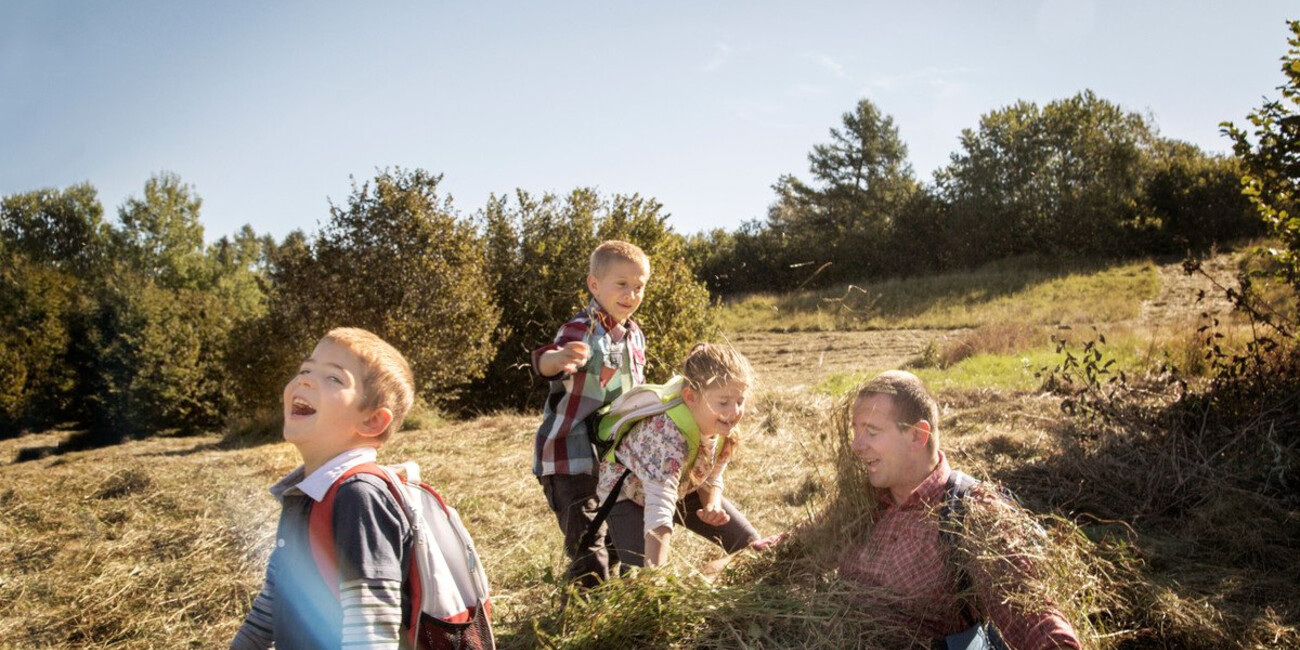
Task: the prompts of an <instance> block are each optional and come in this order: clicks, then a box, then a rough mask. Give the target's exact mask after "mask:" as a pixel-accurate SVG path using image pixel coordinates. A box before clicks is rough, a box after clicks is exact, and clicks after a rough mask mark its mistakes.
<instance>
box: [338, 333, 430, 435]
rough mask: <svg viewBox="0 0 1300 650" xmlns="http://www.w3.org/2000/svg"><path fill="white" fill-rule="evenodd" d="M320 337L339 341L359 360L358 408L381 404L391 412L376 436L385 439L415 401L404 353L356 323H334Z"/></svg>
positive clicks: (410, 374) (413, 382) (399, 423)
mask: <svg viewBox="0 0 1300 650" xmlns="http://www.w3.org/2000/svg"><path fill="white" fill-rule="evenodd" d="M321 341H330V342H332V343H336V344H338V345H341V346H343V347H345V348H347V349H348V351H349V352H351V353H352V354H355V355H356V356H357V358H358V359H360V360H361V366H362V367H363V368H364V370H363V374H362V376H361V391H362V396H361V408H363V409H377V408H381V407H383V408H387V409H388V410H390V411H392V412H393V421H392V422H391V423H389V425H388V428H387V429H384V432H383V433H381V434H380V435H379V436H378V440H379V442H381V443H382V442H386V441H387V440H388V438H389V436H391V435H392V433H393V432H394V431H397V430H399V429H401V427H402V420H404V419H406V414H407V413H409V412H410V411H411V406H412V405H413V404H414V403H415V375H414V373H412V372H411V366H410V364H408V363H407V362H406V357H403V356H402V353H401V352H398V351H397V348H394V347H393V346H392V345H389V343H388V342H387V341H385V340H383V339H381V338H379V337H378V336H376V335H375V334H374V333H372V332H370V331H368V330H363V329H361V328H359V327H336V328H334V329H332V330H330V331H329V332H327V333H326V334H325V336H323V337H321Z"/></svg>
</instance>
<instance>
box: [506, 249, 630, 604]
mask: <svg viewBox="0 0 1300 650" xmlns="http://www.w3.org/2000/svg"><path fill="white" fill-rule="evenodd" d="M649 279H650V259H649V258H648V257H646V254H645V252H643V251H642V250H641V249H640V248H638V247H637V246H636V245H634V244H630V243H628V242H624V241H607V242H604V243H603V244H601V245H600V246H598V247H596V250H595V251H593V252H592V254H591V262H590V266H589V268H588V275H587V288H588V289H589V290H590V291H591V297H592V299H591V302H590V303H588V304H587V307H586V309H583V310H582V311H581V312H579V313H578V315H577V316H575V317H573V319H571V320H570V321H569V322H567V323H565V324H564V325H563V326H562V327H560V332H559V334H557V335H556V337H555V341H554V342H553V343H551V344H549V345H544V346H542V347H540V348H538V349H536V350H533V354H532V362H533V369H534V370H535V371H536V372H537V374H538V375H539V376H541V378H542V379H546V380H548V381H549V382H550V393H549V394H548V395H547V396H546V407H545V410H544V415H543V418H542V424H541V426H540V427H538V429H537V437H536V440H535V446H534V449H533V474H536V475H537V480H538V481H539V482H540V483H541V484H542V491H543V492H545V494H546V503H547V505H549V506H550V507H551V511H552V512H554V513H555V518H556V521H557V522H558V523H559V525H560V530H561V531H562V532H563V533H564V550H565V552H566V553H567V554H568V556H569V560H570V564H569V569H568V571H567V576H568V578H569V579H570V580H576V581H578V582H579V583H580V584H581V585H583V586H585V587H590V586H593V585H595V584H597V583H599V582H600V581H602V580H604V579H605V578H608V577H609V564H610V557H609V556H610V552H609V545H608V540H607V538H606V537H607V536H606V533H605V531H604V527H603V526H602V530H600V531H598V532H599V534H598V535H596V541H595V542H593V543H592V545H591V546H589V547H586V548H578V546H579V542H580V540H581V539H582V536H583V533H584V532H586V530H587V526H588V524H589V523H590V522H591V521H592V519H593V518H595V515H596V510H597V509H598V508H599V506H600V504H599V502H598V501H597V500H596V468H597V463H596V458H595V453H594V450H593V449H592V445H591V438H590V435H591V432H589V431H588V430H587V429H588V423H587V417H588V416H590V415H591V414H593V413H595V412H596V410H597V409H599V408H601V407H602V406H604V405H606V404H608V403H610V402H612V401H614V398H616V397H618V396H619V395H620V394H622V393H623V391H625V390H627V389H628V388H631V387H632V386H636V385H638V384H642V383H644V382H645V335H644V334H642V333H641V328H640V326H638V325H637V323H636V321H634V320H632V318H631V316H632V313H633V312H635V311H636V309H637V307H639V306H641V299H642V297H643V296H644V295H645V286H646V282H647V281H649Z"/></svg>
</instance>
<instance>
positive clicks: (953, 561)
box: [939, 470, 1018, 650]
mask: <svg viewBox="0 0 1300 650" xmlns="http://www.w3.org/2000/svg"><path fill="white" fill-rule="evenodd" d="M978 483H979V481H978V480H976V479H975V477H973V476H971V475H969V474H967V473H965V472H959V471H957V470H952V472H951V473H949V474H948V482H947V483H946V484H945V485H944V493H943V494H944V498H943V505H941V506H940V507H939V541H940V543H942V544H943V546H945V547H946V550H947V553H948V565H949V566H950V567H951V568H952V571H953V574H954V575H955V576H956V577H957V593H958V594H962V595H961V596H960V598H961V601H962V610H961V616H962V620H963V621H964V622H965V624H966V627H967V629H966V630H964V631H963V632H961V633H959V634H954V635H952V636H949V637H948V638H947V639H946V640H945V641H946V643H945V644H944V645H943V646H942V647H945V648H952V649H957V648H960V649H962V650H965V649H967V648H990V649H992V650H1006V647H1007V645H1006V642H1005V641H1004V640H1003V639H1002V635H1000V634H998V631H997V628H995V627H993V625H992V624H990V623H989V622H988V621H984V620H982V617H980V616H979V612H978V611H976V609H975V606H974V605H973V604H972V603H971V601H970V599H969V598H967V597H966V596H965V595H964V594H965V593H966V592H967V591H970V588H971V578H970V572H969V571H968V570H967V568H966V562H965V557H963V556H962V555H961V552H960V550H959V548H958V545H959V544H960V543H961V538H960V535H961V534H962V532H963V528H964V526H965V524H966V510H967V508H966V497H968V496H970V493H971V489H972V488H974V487H975V485H976V484H978ZM1006 497H1007V498H1008V499H1009V500H1011V501H1013V502H1016V503H1018V501H1017V500H1016V499H1015V498H1014V497H1013V496H1010V494H1009V493H1006Z"/></svg>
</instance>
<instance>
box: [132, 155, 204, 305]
mask: <svg viewBox="0 0 1300 650" xmlns="http://www.w3.org/2000/svg"><path fill="white" fill-rule="evenodd" d="M202 204H203V201H202V199H200V198H199V196H198V195H197V194H195V193H194V189H193V188H192V187H191V186H189V185H186V184H183V183H182V182H181V179H180V177H179V176H177V175H176V174H173V173H171V172H163V173H160V174H157V175H155V176H153V177H151V178H150V179H149V180H148V181H146V182H145V185H144V196H142V197H130V198H128V199H127V200H126V202H125V203H124V204H123V205H122V207H121V208H120V209H119V210H118V218H119V219H120V220H121V222H122V225H121V228H120V229H119V230H117V231H115V237H114V240H115V249H116V250H115V252H116V256H115V257H116V258H117V259H118V260H120V261H121V262H123V263H125V264H126V265H127V266H128V267H129V268H131V269H133V270H135V271H137V272H139V273H141V274H143V275H144V276H145V277H148V278H151V279H153V280H155V281H157V282H158V283H159V284H160V286H163V287H168V288H174V289H175V288H181V287H189V288H196V287H198V286H200V285H201V284H202V283H203V281H204V280H205V279H206V278H205V273H204V271H205V268H204V267H205V260H204V255H203V224H202V223H200V222H199V208H200V207H201V206H202Z"/></svg>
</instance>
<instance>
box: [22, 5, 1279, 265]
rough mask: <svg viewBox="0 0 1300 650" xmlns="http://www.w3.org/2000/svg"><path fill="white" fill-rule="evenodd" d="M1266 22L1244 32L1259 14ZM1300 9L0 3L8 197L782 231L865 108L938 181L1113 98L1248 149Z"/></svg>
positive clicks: (310, 219) (266, 220) (290, 217)
mask: <svg viewBox="0 0 1300 650" xmlns="http://www.w3.org/2000/svg"><path fill="white" fill-rule="evenodd" d="M1246 7H1249V9H1248V10H1247V9H1245V8H1246ZM1287 18H1300V9H1298V8H1297V7H1296V6H1295V4H1294V2H1293V1H1291V2H1275V1H1265V0H1260V1H1252V2H1249V3H1226V2H1199V1H1190V2H1179V1H1173V0H1163V1H1159V2H1106V1H1092V2H1089V1H1079V2H1068V1H1066V0H1046V1H1039V2H998V3H994V2H970V1H966V2H958V1H945V0H937V1H930V2H913V3H904V2H895V3H877V2H865V1H857V2H848V1H845V2H816V1H805V2H798V3H794V2H785V3H777V2H745V3H741V2H690V3H687V2H665V3H649V2H642V3H632V2H563V3H561V2H496V3H469V2H462V3H452V2H445V1H439V0H426V1H422V2H417V1H414V0H408V1H405V2H379V3H361V2H334V1H314V2H266V3H253V2H245V3H234V2H230V3H220V2H209V3H200V2H182V1H176V2H162V1H156V2H130V1H122V2H111V3H110V2H71V1H61V0H53V1H49V2H37V1H22V0H14V1H10V2H5V3H3V5H0V195H8V194H11V193H14V192H21V191H28V190H33V189H38V188H41V187H64V186H67V185H70V184H72V183H77V182H81V181H90V182H91V183H92V184H94V185H95V186H96V187H97V188H98V189H99V192H100V198H101V200H102V201H103V203H104V206H105V211H106V215H107V216H109V217H110V218H115V217H116V214H117V207H118V206H119V205H121V203H122V201H123V200H124V199H125V198H126V197H128V196H130V195H138V194H140V193H141V192H142V189H143V186H144V182H145V180H146V179H147V178H148V177H149V176H150V175H151V174H153V173H156V172H158V171H161V170H167V171H172V172H176V173H177V174H179V175H180V176H181V178H182V180H184V181H185V182H187V183H189V184H191V185H193V186H194V188H195V190H196V191H197V193H198V194H199V195H200V196H202V197H203V200H204V204H203V210H202V215H203V216H202V218H203V222H204V225H205V227H206V230H207V237H208V239H209V240H211V239H214V238H216V237H220V236H221V235H225V234H230V233H233V232H235V231H236V230H237V229H238V228H239V227H240V226H242V225H243V224H245V223H249V224H252V225H253V227H254V228H255V229H256V230H257V231H258V232H269V233H271V234H273V235H275V236H276V237H282V236H283V235H285V234H286V233H288V232H289V231H290V230H293V229H295V228H299V229H303V230H306V231H308V232H313V231H315V230H316V229H317V228H319V226H320V224H321V223H323V222H325V221H326V220H327V219H328V215H329V201H330V200H333V201H334V202H335V203H340V204H341V203H344V202H345V201H346V199H347V196H348V194H349V192H350V188H351V180H350V177H355V178H356V179H357V180H358V181H362V180H365V179H367V178H370V177H373V176H374V173H375V170H376V169H377V168H380V167H388V166H403V167H420V168H424V169H428V170H430V171H433V172H437V173H442V174H444V175H445V177H444V180H443V185H442V188H443V190H444V191H445V192H447V193H449V194H451V195H452V196H453V197H455V205H456V207H457V209H458V210H459V211H461V212H462V213H464V214H470V213H473V212H474V211H476V210H478V209H480V208H481V207H482V206H483V205H484V203H485V202H486V200H487V198H488V196H489V194H490V193H492V192H496V193H498V194H502V193H511V192H513V191H514V189H515V188H522V189H525V190H528V191H530V192H535V193H540V192H546V191H554V192H558V193H564V192H567V191H569V190H571V189H573V188H576V187H585V186H590V187H595V188H597V189H599V190H600V191H601V192H603V193H606V194H612V193H633V192H638V193H640V194H642V195H643V196H652V197H655V198H657V199H658V200H659V201H661V202H662V203H663V204H664V205H665V211H666V212H668V213H670V214H671V215H672V216H671V218H670V223H671V224H672V225H673V226H674V227H675V228H676V229H677V230H679V231H681V232H695V231H698V230H702V229H708V228H715V227H718V228H726V229H734V228H735V227H736V226H738V225H739V224H740V223H741V222H743V221H745V220H748V219H754V218H762V217H763V216H764V214H765V212H766V208H767V206H768V204H769V203H770V202H771V200H772V196H773V195H772V192H771V189H770V187H771V185H772V183H773V182H775V181H776V179H777V178H778V177H779V176H780V175H781V174H784V173H794V174H796V175H799V176H802V177H805V178H806V177H807V153H808V151H809V150H810V149H811V148H812V146H813V145H815V144H818V143H822V142H825V141H827V139H828V130H829V129H830V128H831V127H832V126H837V125H838V124H839V119H840V115H841V114H842V113H844V112H846V111H848V110H851V109H852V107H853V106H854V104H855V103H856V102H857V100H858V99H859V98H862V97H867V98H870V99H871V100H872V101H874V102H875V103H876V104H877V106H878V107H879V108H880V109H881V110H882V111H884V112H885V113H887V114H889V115H891V116H893V118H894V120H895V123H896V124H897V126H898V128H899V131H900V133H901V135H902V137H903V140H904V141H905V142H906V143H907V145H908V147H909V149H910V160H911V162H912V165H913V167H914V169H915V171H916V174H917V176H918V177H919V178H920V179H921V180H923V181H927V182H928V181H929V180H930V179H931V177H932V174H933V172H934V171H935V170H936V169H938V168H940V167H942V166H943V165H945V164H946V163H947V161H948V156H949V154H950V153H952V152H953V151H954V150H955V149H956V147H957V138H958V136H959V134H960V133H961V130H962V129H963V128H973V127H975V126H976V124H977V123H978V120H979V117H980V115H982V114H984V113H987V112H989V111H991V110H994V109H997V108H1000V107H1003V106H1006V105H1008V104H1011V103H1013V102H1015V101H1017V100H1020V99H1024V100H1029V101H1035V102H1038V103H1040V104H1043V103H1046V102H1049V101H1051V100H1053V99H1059V98H1063V97H1068V96H1070V95H1073V94H1074V93H1076V92H1078V91H1080V90H1083V89H1085V88H1091V89H1092V90H1094V91H1096V92H1097V94H1098V95H1099V96H1101V97H1103V98H1105V99H1108V100H1111V101H1113V102H1117V103H1119V104H1121V105H1122V106H1123V107H1125V108H1126V109H1129V110H1135V111H1140V112H1143V113H1149V114H1150V115H1152V116H1153V117H1154V119H1155V123H1156V124H1157V125H1158V126H1159V128H1160V131H1161V133H1162V134H1163V135H1165V136H1167V137H1172V138H1178V139H1182V140H1186V141H1189V142H1192V143H1194V144H1197V145H1199V146H1201V147H1202V148H1205V149H1207V150H1211V151H1226V150H1227V144H1226V141H1225V140H1224V139H1223V138H1222V137H1221V136H1220V135H1219V132H1218V131H1219V127H1218V124H1219V122H1220V121H1223V120H1225V119H1230V120H1235V121H1237V122H1239V123H1240V122H1242V121H1243V118H1244V116H1245V115H1246V113H1248V112H1249V111H1250V110H1251V109H1252V108H1254V107H1256V106H1258V105H1259V103H1260V100H1261V98H1262V97H1264V96H1266V95H1267V96H1269V97H1273V96H1276V94H1277V93H1276V92H1275V90H1274V88H1275V87H1276V86H1278V85H1279V84H1280V83H1281V82H1282V76H1281V73H1280V72H1279V67H1278V66H1279V63H1278V59H1279V58H1280V57H1281V56H1282V54H1283V53H1284V52H1285V50H1286V38H1287V35H1288V30H1287V27H1286V23H1285V21H1286V19H1287Z"/></svg>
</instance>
